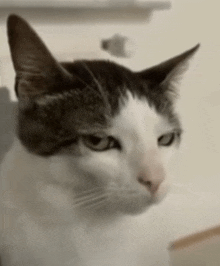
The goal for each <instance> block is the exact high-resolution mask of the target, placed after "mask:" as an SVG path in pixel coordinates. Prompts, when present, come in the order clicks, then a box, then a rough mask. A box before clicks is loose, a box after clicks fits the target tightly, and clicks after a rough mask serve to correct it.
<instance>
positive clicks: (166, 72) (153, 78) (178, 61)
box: [138, 44, 200, 93]
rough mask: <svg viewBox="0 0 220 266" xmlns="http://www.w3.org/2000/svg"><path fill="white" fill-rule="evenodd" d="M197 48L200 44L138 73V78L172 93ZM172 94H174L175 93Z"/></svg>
mask: <svg viewBox="0 0 220 266" xmlns="http://www.w3.org/2000/svg"><path fill="white" fill-rule="evenodd" d="M199 47H200V44H197V45H196V46H195V47H193V48H191V49H190V50H188V51H186V52H184V53H182V54H180V55H177V56H175V57H173V58H171V59H169V60H167V61H165V62H162V63H161V64H159V65H156V66H153V67H151V68H149V69H147V70H144V71H141V72H139V73H138V76H139V77H141V78H142V79H144V80H146V81H148V82H151V83H153V84H156V85H157V86H158V87H159V88H160V89H163V90H169V91H172V90H173V85H174V83H176V82H178V81H179V80H180V79H181V77H182V75H183V74H184V72H185V71H186V70H187V68H188V63H189V61H190V59H191V58H192V56H193V55H194V54H195V52H196V51H197V50H198V49H199ZM174 90H175V89H174ZM173 92H174V93H175V91H173Z"/></svg>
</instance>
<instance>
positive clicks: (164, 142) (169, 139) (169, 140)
mask: <svg viewBox="0 0 220 266" xmlns="http://www.w3.org/2000/svg"><path fill="white" fill-rule="evenodd" d="M175 139H176V133H175V132H171V133H167V134H165V135H163V136H161V137H160V138H159V139H158V145H159V146H171V145H172V144H173V142H174V141H175Z"/></svg>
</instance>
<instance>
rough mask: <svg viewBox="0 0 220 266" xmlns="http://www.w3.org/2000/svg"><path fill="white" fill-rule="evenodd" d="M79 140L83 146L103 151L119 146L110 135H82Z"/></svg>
mask: <svg viewBox="0 0 220 266" xmlns="http://www.w3.org/2000/svg"><path fill="white" fill-rule="evenodd" d="M81 140H82V142H83V144H84V145H85V146H87V147H88V148H90V149H91V150H94V151H105V150H109V149H112V148H119V144H118V142H117V141H116V140H115V139H114V138H113V137H111V136H105V135H101V134H100V135H99V134H94V135H84V136H82V137H81Z"/></svg>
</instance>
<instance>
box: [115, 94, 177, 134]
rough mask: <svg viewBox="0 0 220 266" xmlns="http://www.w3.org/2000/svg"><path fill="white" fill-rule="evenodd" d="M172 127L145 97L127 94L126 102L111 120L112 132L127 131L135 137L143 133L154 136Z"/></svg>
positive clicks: (122, 132) (121, 132) (125, 132)
mask: <svg viewBox="0 0 220 266" xmlns="http://www.w3.org/2000/svg"><path fill="white" fill-rule="evenodd" d="M172 128H173V125H172V124H170V123H169V120H168V119H167V118H166V117H165V116H162V115H160V114H158V113H157V112H156V110H155V108H154V107H153V106H150V105H149V104H148V101H147V99H146V98H139V97H133V96H132V94H131V93H128V94H127V98H126V102H125V103H124V104H123V106H122V107H121V110H120V112H119V113H118V115H116V116H115V117H114V119H113V121H112V132H114V134H116V135H124V134H127V133H128V132H129V133H130V134H131V135H133V136H136V137H137V138H139V137H141V136H142V135H145V136H146V137H147V136H148V137H149V136H152V137H155V134H163V133H164V132H166V131H169V130H171V129H172Z"/></svg>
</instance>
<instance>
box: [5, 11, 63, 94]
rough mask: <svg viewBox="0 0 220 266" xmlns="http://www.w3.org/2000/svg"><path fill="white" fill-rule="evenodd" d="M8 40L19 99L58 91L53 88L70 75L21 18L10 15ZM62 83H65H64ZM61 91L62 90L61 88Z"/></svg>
mask: <svg viewBox="0 0 220 266" xmlns="http://www.w3.org/2000/svg"><path fill="white" fill-rule="evenodd" d="M7 30H8V41H9V46H10V51H11V56H12V61H13V65H14V69H15V72H16V88H15V89H16V94H17V96H18V97H19V98H32V97H35V96H37V95H41V94H45V93H51V92H54V91H53V90H54V89H55V90H59V88H60V87H59V86H53V84H54V83H55V82H57V81H60V82H61V81H62V79H64V77H65V79H66V77H67V76H68V73H67V72H66V71H65V70H64V69H63V67H62V66H61V65H60V64H59V63H58V62H57V61H56V60H55V59H54V57H53V56H52V55H51V53H50V52H49V50H48V49H47V47H46V46H45V44H44V43H43V42H42V40H41V39H40V37H39V36H38V35H37V34H36V32H35V31H34V30H33V29H32V28H31V26H30V25H29V24H28V23H27V22H26V21H25V20H24V19H22V18H21V17H19V16H17V15H10V16H9V17H8V21H7ZM61 83H62V82H61ZM60 89H61V88H60Z"/></svg>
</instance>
